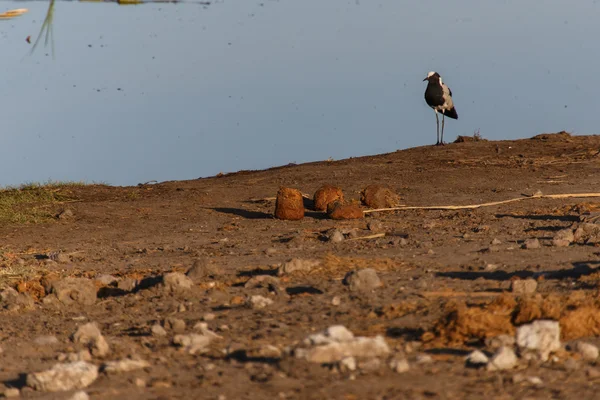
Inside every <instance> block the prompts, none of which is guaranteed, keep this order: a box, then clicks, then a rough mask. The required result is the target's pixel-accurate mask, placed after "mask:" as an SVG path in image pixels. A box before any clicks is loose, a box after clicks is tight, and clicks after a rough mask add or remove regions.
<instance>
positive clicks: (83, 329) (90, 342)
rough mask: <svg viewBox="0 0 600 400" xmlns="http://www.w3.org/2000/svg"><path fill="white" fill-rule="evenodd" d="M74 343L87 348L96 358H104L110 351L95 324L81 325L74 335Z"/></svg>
mask: <svg viewBox="0 0 600 400" xmlns="http://www.w3.org/2000/svg"><path fill="white" fill-rule="evenodd" d="M73 342H75V343H80V344H82V345H84V346H87V347H88V348H89V350H90V351H91V352H92V354H93V355H94V356H96V357H104V356H105V355H107V354H108V352H109V350H110V348H109V346H108V343H107V342H106V339H104V336H102V334H101V333H100V329H98V325H96V323H95V322H90V323H87V324H85V325H81V326H80V327H79V328H78V329H77V331H76V332H75V333H74V334H73Z"/></svg>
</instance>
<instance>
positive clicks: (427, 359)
mask: <svg viewBox="0 0 600 400" xmlns="http://www.w3.org/2000/svg"><path fill="white" fill-rule="evenodd" d="M415 362H416V363H417V364H431V363H432V362H433V358H432V357H431V356H430V355H429V354H417V356H416V357H415Z"/></svg>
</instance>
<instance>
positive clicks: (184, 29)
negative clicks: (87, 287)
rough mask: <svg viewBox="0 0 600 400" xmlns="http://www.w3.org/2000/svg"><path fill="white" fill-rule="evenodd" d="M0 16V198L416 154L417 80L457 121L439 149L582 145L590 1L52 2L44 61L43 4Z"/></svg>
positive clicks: (424, 115)
mask: <svg viewBox="0 0 600 400" xmlns="http://www.w3.org/2000/svg"><path fill="white" fill-rule="evenodd" d="M3 4H4V6H5V7H6V8H7V9H13V8H22V7H23V5H24V4H26V5H27V8H29V10H30V11H29V13H27V14H25V15H22V16H21V17H19V18H16V19H12V20H8V21H0V42H1V46H2V48H3V50H4V54H3V57H2V58H1V60H0V68H1V70H2V71H3V78H4V79H3V80H2V82H1V83H0V93H1V94H0V109H1V110H2V111H1V113H2V114H1V115H2V118H3V122H4V123H3V127H2V140H3V146H2V147H1V148H0V168H1V169H2V171H4V172H5V173H4V174H2V175H1V178H0V185H7V184H20V183H23V182H27V181H43V180H47V179H55V180H87V181H102V182H107V183H110V184H136V183H138V182H146V181H150V180H159V181H160V180H168V179H190V178H196V177H199V176H207V175H212V174H216V173H218V172H221V171H222V172H228V171H234V170H239V169H254V168H265V167H269V166H273V165H280V164H287V163H290V162H297V163H299V162H304V161H311V160H322V159H327V158H329V157H332V158H334V159H340V158H345V157H350V156H359V155H365V154H374V153H379V152H388V151H394V150H396V149H399V148H405V147H410V146H416V145H429V144H432V143H434V142H435V121H433V122H432V116H431V110H430V109H429V108H428V107H427V105H426V104H425V101H424V99H423V91H424V89H425V88H424V85H423V82H422V78H423V76H424V75H425V74H426V73H427V72H428V71H431V70H436V71H438V72H440V74H442V76H444V79H445V81H447V82H448V83H449V84H450V86H451V87H452V91H453V98H454V101H455V103H456V105H457V107H459V109H460V111H461V117H460V119H459V120H458V121H452V122H453V123H452V124H451V125H450V124H448V126H447V127H446V132H445V136H446V139H447V140H448V141H450V140H451V139H453V138H454V137H456V136H457V135H473V133H474V132H476V131H478V132H480V134H481V136H483V137H484V138H489V139H505V138H506V139H508V138H517V137H527V136H532V135H534V134H537V133H540V132H544V131H559V130H563V129H565V130H569V131H574V132H575V133H593V132H595V131H596V127H595V113H596V108H597V107H596V105H597V100H596V98H597V96H596V90H595V86H596V82H595V81H596V75H595V73H593V71H595V70H596V69H597V67H598V66H599V65H598V64H599V60H600V56H598V53H597V52H596V51H595V49H596V43H595V40H594V38H595V37H596V36H597V34H598V33H599V32H598V30H600V28H599V27H598V24H596V16H597V15H598V12H599V9H598V7H599V6H598V5H597V4H596V3H594V2H579V3H577V4H576V5H574V4H572V3H569V4H567V3H563V2H560V1H550V2H545V3H544V4H540V5H539V6H534V7H527V8H524V7H523V6H522V3H520V2H517V1H512V0H507V1H503V2H492V3H488V2H477V1H475V0H468V1H467V0H461V1H458V2H454V3H453V4H452V6H451V7H450V6H449V5H448V4H447V3H446V2H442V1H439V0H438V1H435V0H430V1H426V2H418V3H413V2H407V1H397V0H380V1H378V2H360V3H359V2H357V1H354V0H330V1H327V2H322V1H318V0H303V1H300V2H299V1H292V0H280V1H273V0H265V1H256V2H254V1H247V0H243V1H242V0H228V1H219V2H214V3H211V4H209V5H207V4H206V3H199V2H195V3H193V2H186V3H169V4H163V3H161V4H158V3H154V2H151V3H148V4H142V5H139V6H135V7H123V6H121V7H115V6H116V5H117V3H116V2H108V3H107V2H102V3H100V4H98V3H91V2H63V1H59V2H56V3H55V5H54V15H53V23H52V24H50V26H51V27H53V29H54V43H55V46H56V47H55V49H54V51H52V50H51V48H50V46H48V47H46V48H44V47H42V46H39V47H38V48H37V49H36V50H35V51H34V52H33V54H31V55H28V54H29V52H30V50H31V47H32V45H30V44H28V43H27V42H26V40H25V39H26V38H27V37H28V36H31V37H32V38H33V39H35V38H38V37H39V35H38V32H39V29H40V28H41V27H42V26H43V21H44V19H45V18H46V13H47V11H48V3H47V2H24V1H13V2H4V3H3ZM41 37H42V40H44V41H45V40H46V37H48V38H49V43H51V42H52V40H50V39H51V37H50V36H45V35H42V36H41ZM52 54H54V60H53V58H52V56H51V55H52Z"/></svg>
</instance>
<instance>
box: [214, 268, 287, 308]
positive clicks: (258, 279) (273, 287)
mask: <svg viewBox="0 0 600 400" xmlns="http://www.w3.org/2000/svg"><path fill="white" fill-rule="evenodd" d="M265 286H266V287H267V288H268V289H269V291H273V292H275V293H276V294H278V295H282V296H287V293H286V292H285V290H283V289H282V287H281V285H280V283H279V279H277V278H276V277H274V276H270V275H258V276H253V277H252V278H250V279H249V280H248V282H246V283H245V284H244V289H255V288H258V287H265ZM213 316H214V314H213Z"/></svg>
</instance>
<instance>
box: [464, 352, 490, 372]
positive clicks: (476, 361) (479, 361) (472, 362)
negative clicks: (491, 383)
mask: <svg viewBox="0 0 600 400" xmlns="http://www.w3.org/2000/svg"><path fill="white" fill-rule="evenodd" d="M465 361H466V363H467V366H469V367H475V368H477V367H483V366H485V365H487V363H488V362H489V361H490V359H489V358H488V356H486V355H485V354H484V353H483V352H482V351H479V350H475V351H473V352H471V353H470V354H469V355H468V356H467V357H466V358H465Z"/></svg>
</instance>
